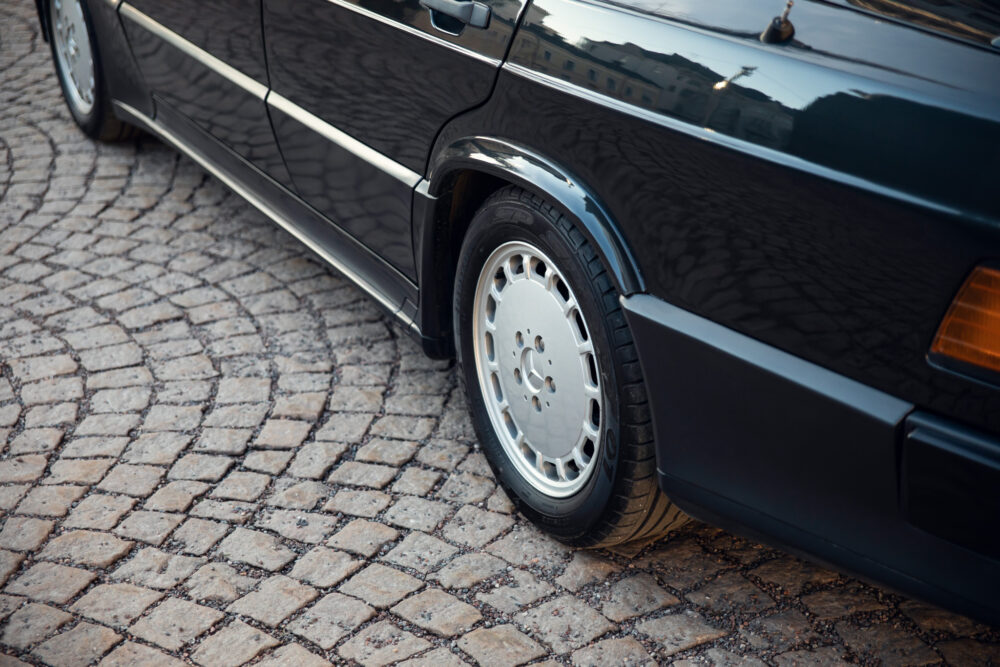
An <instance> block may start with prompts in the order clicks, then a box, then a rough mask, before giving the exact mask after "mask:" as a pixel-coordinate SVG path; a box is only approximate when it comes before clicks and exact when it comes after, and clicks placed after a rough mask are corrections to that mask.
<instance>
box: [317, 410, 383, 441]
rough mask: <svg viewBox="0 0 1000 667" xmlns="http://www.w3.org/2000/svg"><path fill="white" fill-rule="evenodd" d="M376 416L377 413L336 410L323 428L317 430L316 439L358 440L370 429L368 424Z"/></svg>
mask: <svg viewBox="0 0 1000 667" xmlns="http://www.w3.org/2000/svg"><path fill="white" fill-rule="evenodd" d="M374 418H375V415H371V414H368V413H363V412H356V413H351V412H336V413H334V414H333V415H331V416H330V418H329V419H328V420H327V422H326V424H324V425H323V428H321V429H320V430H319V431H317V432H316V439H317V440H333V441H335V442H356V441H358V440H360V439H361V438H362V437H363V436H364V434H365V432H366V431H368V426H369V425H371V423H372V420H373V419H374Z"/></svg>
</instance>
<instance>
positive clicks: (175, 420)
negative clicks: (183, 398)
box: [142, 405, 201, 432]
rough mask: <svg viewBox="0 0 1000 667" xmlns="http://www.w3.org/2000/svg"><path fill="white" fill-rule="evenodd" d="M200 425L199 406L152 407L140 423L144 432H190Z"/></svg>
mask: <svg viewBox="0 0 1000 667" xmlns="http://www.w3.org/2000/svg"><path fill="white" fill-rule="evenodd" d="M199 423H201V406H198V405H154V406H153V407H152V408H150V409H149V412H147V413H146V419H145V421H143V423H142V430H143V431H144V432H153V431H190V430H192V429H195V428H198V424H199Z"/></svg>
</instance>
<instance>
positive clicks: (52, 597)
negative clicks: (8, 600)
mask: <svg viewBox="0 0 1000 667" xmlns="http://www.w3.org/2000/svg"><path fill="white" fill-rule="evenodd" d="M95 577H97V575H96V574H94V573H93V572H88V571H87V570H81V569H80V568H76V567H69V566H66V565H59V564H57V563H36V564H34V565H32V566H31V567H30V568H29V569H28V570H27V571H26V572H23V573H21V574H20V575H18V576H17V577H16V578H14V579H13V580H11V581H9V582H8V583H7V587H6V588H5V589H4V592H6V593H11V594H13V595H26V596H28V597H29V598H31V599H32V600H42V601H45V602H56V603H59V604H63V603H65V602H68V601H69V600H70V599H72V598H73V597H75V596H76V594H77V593H79V592H80V591H82V590H83V589H84V588H86V587H87V585H88V584H89V583H90V582H91V581H93V580H94V578H95Z"/></svg>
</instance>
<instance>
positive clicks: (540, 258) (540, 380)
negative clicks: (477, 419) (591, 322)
mask: <svg viewBox="0 0 1000 667" xmlns="http://www.w3.org/2000/svg"><path fill="white" fill-rule="evenodd" d="M473 318H474V319H473V327H472V332H473V336H474V337H475V344H474V349H475V357H476V359H475V363H476V372H477V376H478V378H479V386H480V389H481V390H482V395H483V398H484V400H485V402H486V410H487V412H488V413H489V415H490V420H491V421H492V423H493V429H494V431H495V432H496V434H497V437H498V438H499V439H500V442H501V443H502V444H503V448H504V450H505V451H506V452H507V456H508V457H509V458H510V460H511V461H512V462H513V464H514V466H515V467H516V468H517V471H518V472H519V473H520V474H521V476H522V477H523V478H524V479H525V480H527V481H528V482H529V483H530V484H531V485H532V486H533V487H534V488H536V489H538V490H539V491H541V492H542V493H545V494H546V495H549V496H552V497H556V498H565V497H567V496H570V495H572V494H574V493H576V492H577V491H579V490H580V489H581V488H582V487H583V485H584V484H586V482H587V480H588V479H589V478H590V476H591V475H592V474H593V472H594V468H595V467H596V465H597V453H598V451H600V447H601V424H602V420H603V413H604V398H603V393H602V391H601V379H600V369H599V367H598V364H597V355H596V354H595V352H594V345H593V340H592V338H591V335H590V330H589V329H588V327H587V323H586V321H585V320H584V318H583V312H582V311H581V310H580V307H579V304H578V303H577V300H576V297H575V296H574V294H573V292H572V290H571V289H570V287H569V283H568V282H567V281H566V279H565V278H564V277H563V275H562V273H561V272H560V271H559V269H558V268H557V267H556V265H555V264H554V263H553V262H552V260H550V259H549V258H548V257H547V256H546V255H545V254H544V253H543V252H542V251H541V250H539V249H538V248H535V247H534V246H532V245H530V244H528V243H524V242H522V241H513V242H509V243H505V244H503V245H501V246H500V247H499V248H497V249H496V250H494V251H493V253H492V254H491V255H490V257H489V259H487V260H486V263H485V264H484V265H483V270H482V271H481V272H480V274H479V280H478V281H477V283H476V299H475V304H474V307H473Z"/></svg>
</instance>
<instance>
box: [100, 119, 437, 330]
mask: <svg viewBox="0 0 1000 667" xmlns="http://www.w3.org/2000/svg"><path fill="white" fill-rule="evenodd" d="M114 105H115V106H116V107H117V108H119V109H121V110H122V112H123V113H124V114H126V115H128V116H132V117H133V118H135V119H136V120H138V121H139V122H140V123H142V124H144V125H145V126H146V127H147V128H148V129H149V130H151V131H152V132H154V133H156V134H157V135H159V137H160V138H161V139H163V140H164V141H166V142H167V143H168V144H170V145H172V146H173V147H174V148H176V149H177V150H179V151H181V152H182V153H184V154H185V155H187V156H188V157H190V158H191V159H192V160H194V161H195V162H197V163H198V165H200V166H201V168H202V169H204V170H205V171H207V172H208V173H210V174H212V175H213V176H215V177H216V178H218V179H219V180H220V181H222V182H223V183H224V184H225V185H226V186H227V187H229V189H231V190H232V191H233V192H235V193H236V194H238V195H239V196H241V197H243V198H244V199H245V200H247V202H249V203H250V204H251V205H252V206H254V207H255V208H256V209H257V210H259V211H260V212H261V213H263V214H264V215H266V216H267V217H269V218H271V220H273V221H274V222H275V223H276V224H277V225H278V226H279V227H281V228H282V229H284V230H285V231H286V232H288V233H289V234H291V235H292V236H294V237H295V238H296V239H298V240H299V241H300V242H301V243H302V244H304V245H305V246H306V247H308V248H309V249H310V250H312V251H313V252H315V253H316V254H317V255H319V256H320V257H321V258H322V259H323V260H324V261H325V262H327V263H328V264H330V265H331V266H332V267H333V268H335V269H337V271H340V273H342V274H344V276H345V277H346V278H347V279H348V280H351V281H353V282H354V283H355V284H356V285H357V286H358V287H360V288H361V289H362V290H364V291H365V292H367V293H368V295H369V296H370V297H372V298H373V299H375V300H376V301H378V302H379V303H380V304H382V306H383V307H384V308H386V309H387V310H388V311H389V312H391V313H393V314H394V315H395V316H396V318H397V319H398V320H399V321H400V322H401V323H402V324H403V325H404V326H405V327H407V328H408V329H411V330H412V331H414V332H416V333H417V334H418V335H419V333H420V327H419V326H417V323H416V322H415V321H414V320H413V318H411V317H410V316H409V315H407V314H406V313H404V312H403V311H402V310H401V304H394V303H392V302H391V301H389V299H388V298H387V297H386V296H385V295H384V294H382V292H381V291H380V290H379V289H378V288H377V287H375V286H374V285H372V284H371V283H370V282H368V280H366V279H365V278H364V276H362V275H361V274H359V273H357V272H356V271H354V270H353V269H351V268H349V267H347V266H346V265H344V263H343V262H341V261H340V259H338V258H337V257H336V256H335V255H332V254H331V253H330V252H329V251H328V250H326V249H325V248H323V246H321V245H320V244H318V243H316V242H315V241H313V240H312V239H311V238H310V237H309V236H307V235H306V234H305V233H303V232H302V231H300V230H299V229H298V227H296V226H295V224H294V223H292V222H291V221H290V220H288V219H286V218H285V217H284V216H283V215H282V214H281V213H279V212H278V211H276V210H274V209H273V208H271V207H270V206H269V205H268V204H267V202H265V201H264V200H263V199H261V198H260V197H258V196H257V195H256V194H254V192H253V191H252V190H250V189H248V188H246V187H244V186H243V184H241V183H240V182H239V181H238V180H236V179H235V178H234V177H232V176H230V175H229V174H227V173H226V172H224V171H222V170H220V169H218V168H217V167H216V166H215V165H214V164H212V163H211V162H210V161H209V160H208V159H207V158H206V157H204V156H203V155H201V154H200V153H198V152H197V151H196V150H195V149H194V148H192V147H191V146H189V145H188V144H186V143H185V142H184V140H183V139H181V138H180V137H178V136H177V135H176V134H174V133H173V132H171V131H170V130H168V129H167V128H165V127H164V126H163V125H161V124H159V123H157V122H156V121H155V120H153V119H152V118H150V117H149V116H147V115H146V114H144V113H142V112H141V111H139V110H138V109H136V108H134V107H132V106H130V105H128V104H126V103H125V102H119V101H117V100H115V101H114Z"/></svg>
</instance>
